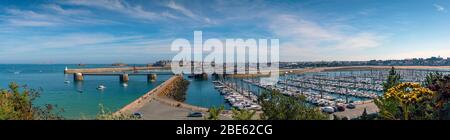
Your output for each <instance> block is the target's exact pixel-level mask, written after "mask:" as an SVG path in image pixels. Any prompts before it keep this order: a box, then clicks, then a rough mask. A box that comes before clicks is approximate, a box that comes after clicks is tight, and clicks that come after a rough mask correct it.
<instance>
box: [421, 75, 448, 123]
mask: <svg viewBox="0 0 450 140" xmlns="http://www.w3.org/2000/svg"><path fill="white" fill-rule="evenodd" d="M424 85H425V86H426V87H427V88H429V89H430V90H432V91H433V92H435V93H436V96H435V99H434V104H435V109H436V110H437V111H436V114H437V116H438V118H439V119H443V120H448V119H450V107H449V98H450V75H443V74H442V73H437V72H436V73H430V74H428V75H427V78H426V80H425V83H424Z"/></svg>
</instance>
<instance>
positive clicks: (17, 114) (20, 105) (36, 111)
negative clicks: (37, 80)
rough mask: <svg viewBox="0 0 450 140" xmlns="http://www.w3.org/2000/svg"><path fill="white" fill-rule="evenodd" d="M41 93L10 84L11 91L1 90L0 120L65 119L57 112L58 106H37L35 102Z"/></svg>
mask: <svg viewBox="0 0 450 140" xmlns="http://www.w3.org/2000/svg"><path fill="white" fill-rule="evenodd" d="M38 97H39V92H38V91H37V90H34V89H28V88H27V87H25V86H23V88H22V89H20V86H19V85H17V84H16V83H11V84H9V89H0V120H59V119H64V118H63V117H62V115H60V112H63V110H62V109H61V110H56V109H57V108H58V107H57V106H56V105H50V104H46V105H45V106H44V107H41V106H35V105H34V104H33V101H34V100H35V99H37V98H38Z"/></svg>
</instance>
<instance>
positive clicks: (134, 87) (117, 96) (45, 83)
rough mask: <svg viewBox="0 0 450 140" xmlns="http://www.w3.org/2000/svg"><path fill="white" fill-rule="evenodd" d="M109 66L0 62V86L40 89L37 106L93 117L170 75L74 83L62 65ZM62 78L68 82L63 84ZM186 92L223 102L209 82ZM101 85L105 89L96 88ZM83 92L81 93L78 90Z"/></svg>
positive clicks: (206, 103) (199, 100)
mask: <svg viewBox="0 0 450 140" xmlns="http://www.w3.org/2000/svg"><path fill="white" fill-rule="evenodd" d="M66 66H67V67H69V68H95V67H110V66H109V65H86V66H84V67H78V66H77V65H65V64H60V65H0V87H1V88H7V87H8V84H9V83H10V82H16V83H18V84H19V85H26V86H27V87H28V88H33V89H41V90H42V91H41V92H40V95H41V96H40V98H38V99H37V100H36V101H35V102H34V103H35V104H36V105H43V104H56V105H58V107H59V108H62V109H64V112H63V113H62V114H63V115H64V116H65V117H67V118H71V119H77V118H80V117H81V116H84V117H86V118H92V117H95V115H96V114H97V113H98V111H99V104H102V105H103V106H104V107H105V108H107V109H108V110H110V111H116V110H117V109H120V108H121V107H123V106H125V105H127V104H129V103H130V102H132V101H134V100H135V99H137V98H138V97H140V96H142V95H143V94H145V93H147V92H148V91H149V90H151V89H153V88H154V87H156V86H158V85H159V84H161V83H162V82H164V81H165V80H167V79H168V78H169V77H170V76H171V75H158V76H157V80H156V81H155V82H147V77H146V76H130V81H129V82H128V86H127V87H124V86H122V84H121V83H120V82H119V77H118V76H85V80H84V81H82V82H74V81H73V75H71V74H70V75H65V74H64V72H63V71H64V68H65V67H66ZM65 80H69V81H71V83H65V82H64V81H65ZM189 80H190V81H191V84H190V85H189V88H188V92H187V95H186V101H185V102H186V103H189V104H192V105H197V106H202V107H212V106H221V105H225V106H226V107H227V108H228V107H229V106H228V105H226V104H225V101H224V99H223V97H222V96H221V95H220V94H219V93H218V91H217V90H215V89H214V86H213V85H212V83H211V81H210V80H209V81H196V80H191V79H189ZM100 84H103V85H105V86H106V87H107V88H106V89H105V90H103V91H100V90H97V89H96V88H97V86H98V85H100ZM80 91H82V92H80Z"/></svg>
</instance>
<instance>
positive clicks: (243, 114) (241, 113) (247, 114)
mask: <svg viewBox="0 0 450 140" xmlns="http://www.w3.org/2000/svg"><path fill="white" fill-rule="evenodd" d="M231 111H232V112H233V116H232V118H233V119H234V120H251V119H252V118H253V116H255V113H256V111H250V110H243V109H242V110H237V109H235V108H233V109H231Z"/></svg>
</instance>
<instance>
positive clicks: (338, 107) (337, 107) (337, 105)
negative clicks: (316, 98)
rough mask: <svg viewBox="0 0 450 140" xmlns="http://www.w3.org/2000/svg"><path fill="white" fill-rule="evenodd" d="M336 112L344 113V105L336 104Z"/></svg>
mask: <svg viewBox="0 0 450 140" xmlns="http://www.w3.org/2000/svg"><path fill="white" fill-rule="evenodd" d="M336 110H337V111H339V112H341V111H345V105H344V104H336Z"/></svg>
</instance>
